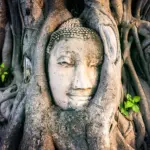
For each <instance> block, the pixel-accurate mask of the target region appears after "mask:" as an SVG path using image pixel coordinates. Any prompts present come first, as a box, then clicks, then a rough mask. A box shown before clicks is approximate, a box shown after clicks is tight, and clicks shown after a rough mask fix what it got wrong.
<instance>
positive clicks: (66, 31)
mask: <svg viewBox="0 0 150 150" xmlns="http://www.w3.org/2000/svg"><path fill="white" fill-rule="evenodd" d="M47 52H48V53H49V58H48V78H49V85H50V89H51V92H52V96H53V99H54V102H55V104H56V105H57V106H59V107H60V108H62V109H63V110H82V109H84V108H85V107H86V106H87V105H88V104H89V102H90V100H91V99H92V97H93V95H94V93H95V90H96V88H97V85H98V82H99V81H98V79H99V75H100V67H101V64H102V61H103V46H102V42H101V41H100V38H99V36H98V35H97V34H96V33H95V32H94V31H93V30H91V29H89V28H85V27H83V26H82V24H81V22H80V20H79V19H71V20H69V21H67V22H65V23H64V24H63V25H62V26H61V27H60V28H59V29H58V30H57V31H55V32H54V33H53V34H52V35H51V37H50V42H49V45H48V48H47Z"/></svg>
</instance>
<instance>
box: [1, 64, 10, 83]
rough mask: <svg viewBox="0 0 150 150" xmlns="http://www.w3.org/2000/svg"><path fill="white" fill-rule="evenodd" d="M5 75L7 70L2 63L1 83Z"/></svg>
mask: <svg viewBox="0 0 150 150" xmlns="http://www.w3.org/2000/svg"><path fill="white" fill-rule="evenodd" d="M7 75H8V72H7V68H6V67H5V65H4V63H2V64H1V65H0V78H1V82H4V81H5V79H6V76H7Z"/></svg>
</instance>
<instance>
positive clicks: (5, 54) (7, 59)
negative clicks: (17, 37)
mask: <svg viewBox="0 0 150 150" xmlns="http://www.w3.org/2000/svg"><path fill="white" fill-rule="evenodd" d="M12 49H13V45H12V34H11V29H10V26H9V23H7V25H6V34H5V40H4V45H3V50H2V62H3V63H4V64H5V67H6V68H8V69H9V68H10V66H11V55H12Z"/></svg>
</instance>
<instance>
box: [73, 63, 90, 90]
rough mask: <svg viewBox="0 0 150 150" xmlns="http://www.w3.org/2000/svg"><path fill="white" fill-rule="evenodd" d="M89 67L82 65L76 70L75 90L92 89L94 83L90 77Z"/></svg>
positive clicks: (74, 78)
mask: <svg viewBox="0 0 150 150" xmlns="http://www.w3.org/2000/svg"><path fill="white" fill-rule="evenodd" d="M88 74H89V72H88V67H86V66H85V65H80V66H78V67H76V68H75V73H74V77H73V81H72V88H73V89H91V88H92V82H91V80H90V77H89V75H88Z"/></svg>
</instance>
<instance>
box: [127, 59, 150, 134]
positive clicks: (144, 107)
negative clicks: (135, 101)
mask: <svg viewBox="0 0 150 150" xmlns="http://www.w3.org/2000/svg"><path fill="white" fill-rule="evenodd" d="M126 63H127V65H128V67H129V71H130V73H131V77H132V79H133V82H134V88H135V90H136V92H137V94H139V96H140V97H141V101H140V110H141V113H142V116H143V119H144V123H145V126H146V129H147V131H148V134H149V136H150V118H149V116H150V111H149V107H148V103H147V98H146V96H145V93H144V91H143V88H142V86H141V83H140V81H139V78H138V76H137V74H136V71H135V69H134V66H133V63H132V60H131V58H130V57H128V58H127V60H126Z"/></svg>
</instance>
